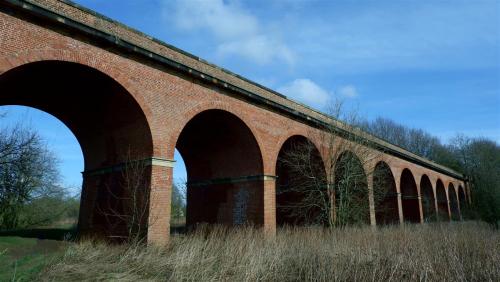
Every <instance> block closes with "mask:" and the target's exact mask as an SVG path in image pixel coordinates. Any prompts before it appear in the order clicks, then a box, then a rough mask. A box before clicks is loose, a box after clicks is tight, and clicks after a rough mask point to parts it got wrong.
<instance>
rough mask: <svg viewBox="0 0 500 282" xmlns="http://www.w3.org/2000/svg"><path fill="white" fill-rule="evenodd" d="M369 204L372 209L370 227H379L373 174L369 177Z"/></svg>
mask: <svg viewBox="0 0 500 282" xmlns="http://www.w3.org/2000/svg"><path fill="white" fill-rule="evenodd" d="M367 180H368V203H369V208H370V225H371V226H375V225H377V219H376V217H375V198H374V195H373V174H372V175H371V176H368V179H367Z"/></svg>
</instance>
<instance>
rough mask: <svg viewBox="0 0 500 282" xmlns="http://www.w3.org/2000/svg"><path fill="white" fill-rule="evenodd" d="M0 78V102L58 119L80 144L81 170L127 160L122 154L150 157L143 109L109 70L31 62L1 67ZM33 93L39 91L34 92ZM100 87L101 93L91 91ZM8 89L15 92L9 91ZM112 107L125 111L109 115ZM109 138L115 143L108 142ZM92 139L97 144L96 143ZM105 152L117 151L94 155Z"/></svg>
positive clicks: (58, 62)
mask: <svg viewBox="0 0 500 282" xmlns="http://www.w3.org/2000/svg"><path fill="white" fill-rule="evenodd" d="M28 61H29V60H28ZM16 62H22V61H16ZM13 65H14V64H13V63H12V64H11V66H13ZM0 77H1V83H2V84H3V87H4V89H3V92H4V93H3V95H2V96H1V97H0V99H2V101H1V103H2V104H12V105H23V106H28V107H33V108H37V109H39V110H42V111H44V112H47V113H49V114H51V115H53V116H55V117H56V118H58V119H59V120H60V121H62V122H63V123H64V124H65V125H66V126H67V127H68V128H69V129H70V130H71V131H72V132H73V134H74V135H75V137H76V138H77V140H78V142H79V143H80V146H81V148H82V151H83V153H84V160H85V170H93V169H97V168H99V167H100V166H106V165H108V166H109V165H114V164H116V163H120V162H124V161H127V160H126V159H125V158H133V159H138V158H148V157H151V156H153V154H154V152H153V150H154V149H153V148H154V143H153V142H154V141H153V136H152V130H151V127H150V123H149V122H148V116H147V113H145V112H144V111H143V108H142V107H141V105H140V104H139V103H138V102H137V100H136V99H135V97H134V96H133V95H132V94H131V93H130V92H129V91H128V89H126V88H125V87H123V85H122V84H120V83H119V82H118V81H117V80H115V79H114V78H113V77H111V76H109V75H108V74H107V73H104V72H102V71H100V70H98V69H95V68H93V67H90V66H88V65H85V64H80V63H75V62H72V61H63V60H31V61H30V62H26V63H24V64H20V65H18V66H16V67H11V68H10V69H9V70H7V71H2V72H1V74H0ZM26 77H28V78H29V79H30V81H26ZM54 77H55V78H56V79H54ZM22 82H24V83H22ZM56 82H57V83H56ZM11 84H15V85H11ZM9 87H10V89H9ZM36 91H42V92H43V95H35V93H36ZM84 91H87V92H84ZM99 91H103V92H102V93H98V94H95V93H94V92H99ZM11 92H12V93H17V94H16V95H12V94H11V95H9V93H11ZM68 93H69V94H68ZM121 107H123V109H122V108H121ZM110 109H116V110H117V111H120V110H125V111H127V113H123V112H120V113H119V112H115V113H114V114H113V113H110V112H109V110H110ZM130 124H133V125H135V126H136V127H135V128H134V130H129V131H127V130H125V127H127V126H130ZM106 136H107V137H106ZM105 138H108V139H105ZM110 138H113V141H112V142H114V143H113V144H110V143H109V142H110ZM96 139H99V140H101V141H100V142H101V143H100V144H97V143H96ZM136 143H137V144H138V145H137V146H133V144H136ZM127 144H128V145H127ZM98 146H101V148H98ZM127 146H129V147H128V148H127ZM130 146H131V147H130ZM92 148H93V149H92ZM89 150H91V151H93V152H91V153H89V152H88V151H89ZM105 151H109V152H111V151H115V153H114V155H109V154H108V155H107V156H98V154H101V155H103V154H106V152H105Z"/></svg>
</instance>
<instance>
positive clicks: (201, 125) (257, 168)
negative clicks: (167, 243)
mask: <svg viewBox="0 0 500 282" xmlns="http://www.w3.org/2000/svg"><path fill="white" fill-rule="evenodd" d="M176 148H177V150H178V151H179V154H180V155H181V156H182V158H183V160H184V163H185V166H186V172H187V211H186V225H187V227H188V228H193V227H194V226H196V225H197V224H200V223H208V224H214V223H217V224H223V225H227V226H236V225H242V224H247V223H250V224H255V225H262V224H263V216H264V215H263V210H264V208H263V195H264V194H263V192H264V191H263V187H264V181H265V178H266V177H265V175H263V160H262V155H261V150H260V148H259V145H258V143H257V140H256V138H255V136H254V135H253V133H252V132H251V130H250V128H249V127H248V126H247V125H246V124H245V123H244V121H243V120H241V119H240V118H239V117H238V116H236V115H235V114H233V113H230V112H228V111H224V110H219V109H210V110H205V111H202V112H200V113H198V114H197V115H195V116H194V117H193V118H192V119H191V120H189V121H188V122H187V123H186V125H185V126H184V128H183V129H182V131H181V133H180V135H179V138H178V140H177V143H176Z"/></svg>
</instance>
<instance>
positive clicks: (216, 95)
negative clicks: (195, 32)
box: [0, 0, 470, 244]
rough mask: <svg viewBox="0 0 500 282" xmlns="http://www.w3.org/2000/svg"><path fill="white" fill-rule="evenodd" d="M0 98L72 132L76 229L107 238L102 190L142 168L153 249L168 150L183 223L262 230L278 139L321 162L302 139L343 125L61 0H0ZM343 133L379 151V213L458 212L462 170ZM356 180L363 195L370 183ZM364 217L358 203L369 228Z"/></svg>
mask: <svg viewBox="0 0 500 282" xmlns="http://www.w3.org/2000/svg"><path fill="white" fill-rule="evenodd" d="M0 105H24V106H29V107H33V108H37V109H40V110H42V111H45V112H47V113H49V114H51V115H53V116H55V117H56V118H58V119H59V120H60V121H62V122H63V123H64V124H65V125H66V126H67V127H68V128H69V129H70V130H71V131H72V132H73V134H74V135H75V137H76V138H77V140H78V142H79V144H80V146H81V148H82V152H83V156H84V166H85V171H84V172H83V187H82V193H81V207H80V218H79V231H80V232H82V233H84V234H87V233H90V234H92V233H100V234H106V235H108V236H113V235H115V233H117V232H120V231H117V230H118V229H113V228H112V226H113V220H110V219H109V218H108V217H106V216H105V215H106V208H105V207H106V206H107V204H109V203H113V204H116V205H120V203H115V202H114V201H113V198H115V200H116V197H115V196H116V195H120V191H121V189H122V187H123V185H125V184H124V181H123V180H117V179H121V178H119V177H118V176H117V175H121V174H123V173H122V172H123V167H124V164H125V163H131V162H137V161H140V163H141V164H144V165H145V169H143V170H142V172H141V174H143V175H145V177H142V178H141V179H145V180H144V181H142V182H143V183H140V187H141V192H142V193H144V194H146V195H149V198H148V199H149V200H148V201H147V202H146V206H147V213H146V216H147V219H146V220H145V221H147V222H149V223H150V224H145V226H147V240H148V242H152V243H157V244H164V243H166V242H167V241H168V238H169V227H170V226H169V219H170V201H171V187H172V177H173V175H172V174H173V172H172V168H173V166H174V160H173V157H174V150H175V149H176V148H177V149H178V151H179V152H180V154H181V155H182V157H183V159H184V161H185V164H186V169H187V175H188V193H187V194H188V195H187V202H188V203H187V204H188V208H187V222H188V224H195V223H199V222H208V223H220V224H225V225H230V226H232V225H239V224H244V223H251V224H254V225H256V226H262V227H263V229H264V230H266V231H267V232H271V233H272V232H274V231H275V229H276V224H277V220H279V219H277V212H276V183H277V180H276V179H277V177H279V176H280V175H279V174H280V173H281V172H279V171H277V162H278V159H279V157H280V152H281V153H282V151H283V150H282V148H283V147H284V145H285V144H286V143H287V141H290V140H294V139H297V140H299V139H302V140H309V141H310V142H312V143H313V144H314V145H315V146H316V147H317V149H318V152H321V153H320V155H321V157H322V158H324V157H325V156H323V153H322V152H324V151H325V150H324V148H325V146H326V145H325V144H322V143H321V142H319V141H318V140H317V139H315V138H314V137H313V135H315V134H317V133H318V132H320V131H321V130H322V128H324V125H325V124H336V125H337V126H338V130H339V132H342V130H343V129H342V124H340V123H338V122H336V121H334V120H332V119H331V118H329V117H328V116H327V115H325V114H322V113H320V112H317V111H315V110H313V109H310V108H308V107H306V106H304V105H301V104H299V103H296V102H294V101H292V100H289V99H287V98H286V97H285V96H283V95H281V94H279V93H276V92H274V91H272V90H270V89H268V88H266V87H263V86H261V85H258V84H256V83H254V82H251V81H249V80H246V79H245V78H242V77H240V76H238V75H236V74H233V73H231V72H229V71H227V70H224V69H221V68H219V67H217V66H214V65H212V64H209V63H207V62H205V61H203V60H202V59H200V58H197V57H195V56H193V55H190V54H188V53H186V52H183V51H182V50H179V49H177V48H175V47H173V46H170V45H168V44H165V43H163V42H161V41H158V40H156V39H154V38H151V37H149V36H147V35H145V34H142V33H140V32H138V31H136V30H133V29H131V28H129V27H126V26H124V25H122V24H120V23H117V22H115V21H113V20H111V19H109V18H106V17H104V16H102V15H99V14H97V13H95V12H93V11H90V10H88V9H85V8H83V7H80V6H78V5H76V4H74V3H72V2H69V1H61V0H2V1H0ZM344 133H345V134H343V135H342V136H344V137H343V138H346V139H349V136H351V135H352V134H357V135H359V136H361V137H362V138H364V139H366V140H368V141H369V142H368V143H367V144H369V145H366V146H369V147H370V150H373V151H378V152H382V154H380V157H379V158H378V159H377V160H374V161H371V162H367V163H366V165H364V167H363V169H365V170H366V171H369V170H375V169H376V168H380V169H383V170H385V171H386V172H387V174H388V175H389V176H390V177H391V180H392V183H393V184H392V187H391V189H393V190H394V191H393V193H392V198H390V199H389V198H388V199H387V202H390V204H391V205H393V206H394V207H395V213H394V215H393V220H395V221H396V222H397V221H399V222H403V221H412V222H423V221H424V219H425V218H426V217H428V216H429V215H430V214H433V215H436V214H437V215H444V217H445V218H446V219H451V218H458V219H459V218H460V217H461V215H460V207H463V206H464V205H466V204H467V203H468V202H470V191H469V189H468V186H467V183H466V181H465V178H464V176H463V175H461V174H459V173H457V172H454V171H452V170H450V169H448V168H446V167H443V166H440V165H438V164H436V163H434V162H431V161H429V160H427V159H424V158H421V157H419V156H417V155H415V154H413V153H411V152H408V151H406V150H404V149H402V148H399V147H397V146H394V145H392V144H390V143H388V142H386V141H384V140H381V139H378V138H375V137H373V136H371V135H369V134H367V133H363V132H357V133H353V132H344ZM358 157H362V156H358ZM368 177H369V178H371V177H370V176H368ZM367 185H368V186H369V187H368V188H369V189H373V187H371V186H373V181H372V180H371V179H368V181H367ZM122 190H123V189H122ZM429 203H430V204H429ZM153 221H154V224H152V223H153ZM378 221H381V219H380V216H379V215H378V214H377V210H375V208H374V207H373V206H370V222H371V224H372V225H375V224H377V222H378Z"/></svg>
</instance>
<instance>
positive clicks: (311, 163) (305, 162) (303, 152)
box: [275, 135, 328, 225]
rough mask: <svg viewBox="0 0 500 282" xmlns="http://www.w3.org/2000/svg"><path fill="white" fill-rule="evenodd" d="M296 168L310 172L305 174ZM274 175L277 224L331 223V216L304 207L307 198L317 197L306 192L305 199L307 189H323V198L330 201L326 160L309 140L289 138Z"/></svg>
mask: <svg viewBox="0 0 500 282" xmlns="http://www.w3.org/2000/svg"><path fill="white" fill-rule="evenodd" d="M295 153H297V154H295ZM294 164H296V165H297V166H304V167H308V168H310V169H311V170H310V171H307V172H305V173H303V171H302V170H300V171H299V170H298V169H297V166H295V165H294ZM275 173H276V176H277V180H276V223H277V224H278V225H307V224H327V223H328V221H327V220H328V215H326V214H324V213H322V210H321V208H318V207H312V206H304V205H302V203H303V202H302V200H303V199H304V197H308V196H310V195H315V196H317V194H316V193H311V194H308V193H307V192H305V193H306V195H305V196H304V191H306V190H302V188H303V187H304V186H306V187H314V190H315V191H318V190H317V189H318V188H320V189H321V187H323V188H324V190H323V191H322V192H323V194H322V195H323V196H324V197H325V198H328V190H327V185H328V179H327V171H326V169H325V164H324V160H323V158H322V156H321V154H320V152H319V150H318V147H317V146H316V145H315V144H314V143H313V142H312V141H311V140H310V139H308V138H307V137H305V136H303V135H292V136H290V137H289V138H288V139H287V140H286V141H285V142H284V143H283V144H282V145H281V148H280V150H279V153H278V156H277V159H276V165H275ZM318 192H319V191H318ZM319 199H321V198H318V200H319ZM326 200H327V201H328V199H326ZM323 212H324V211H323Z"/></svg>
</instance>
